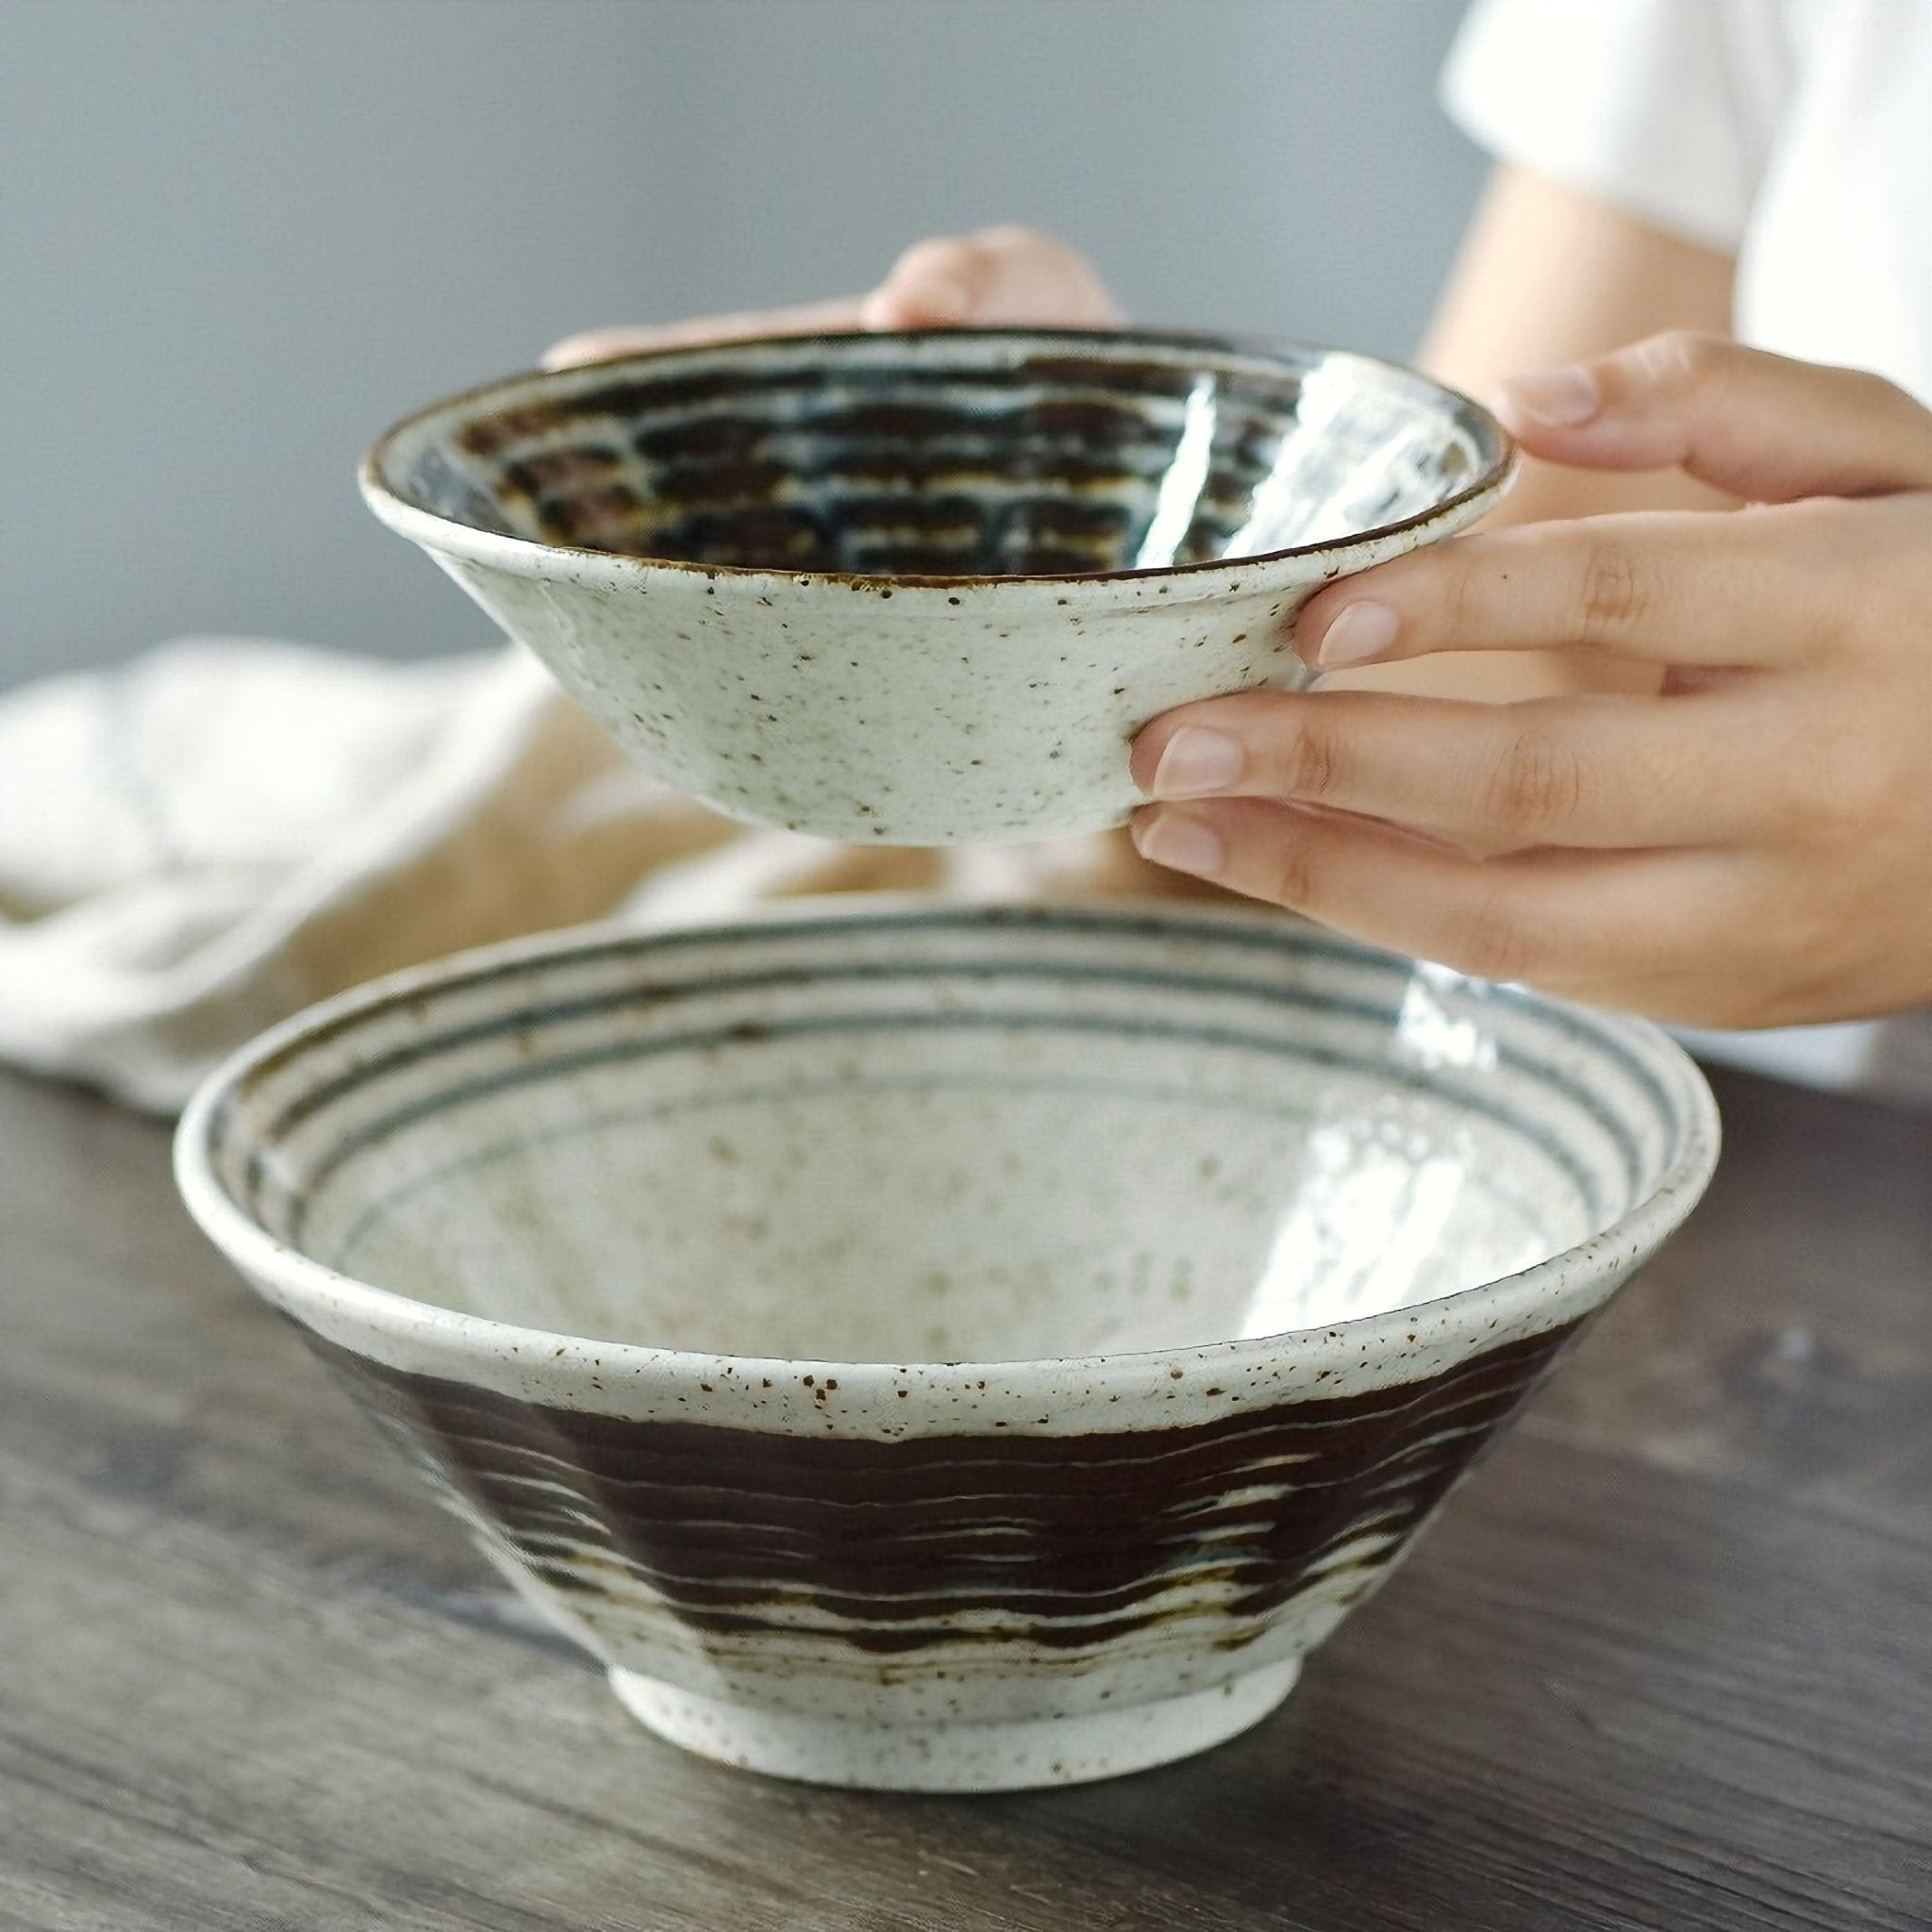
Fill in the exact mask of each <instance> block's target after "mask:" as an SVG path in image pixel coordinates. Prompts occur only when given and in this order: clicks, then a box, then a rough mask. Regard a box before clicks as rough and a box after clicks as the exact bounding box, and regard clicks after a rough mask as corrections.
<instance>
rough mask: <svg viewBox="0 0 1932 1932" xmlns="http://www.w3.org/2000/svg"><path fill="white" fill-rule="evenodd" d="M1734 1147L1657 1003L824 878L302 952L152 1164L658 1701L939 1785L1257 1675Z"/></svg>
mask: <svg viewBox="0 0 1932 1932" xmlns="http://www.w3.org/2000/svg"><path fill="white" fill-rule="evenodd" d="M1716 1151H1717V1131H1716V1120H1715V1113H1714V1109H1713V1108H1712V1105H1711V1101H1710V1097H1709V1094H1708V1091H1707V1089H1706V1088H1705V1086H1704V1083H1703V1082H1702V1080H1701V1078H1700V1077H1699V1076H1698V1074H1697V1073H1696V1071H1695V1069H1694V1068H1693V1067H1692V1066H1691V1063H1690V1061H1689V1060H1688V1059H1687V1058H1685V1057H1684V1056H1683V1055H1682V1054H1681V1053H1680V1052H1679V1051H1678V1050H1677V1049H1676V1048H1675V1047H1674V1046H1673V1045H1672V1044H1671V1043H1670V1042H1669V1041H1666V1040H1665V1039H1663V1038H1662V1036H1660V1035H1659V1034H1657V1032H1656V1031H1655V1030H1654V1029H1652V1028H1650V1027H1647V1026H1644V1025H1642V1024H1640V1023H1635V1022H1628V1021H1621V1020H1614V1019H1608V1018H1605V1017H1602V1016H1597V1015H1592V1014H1589V1013H1585V1012H1580V1011H1576V1010H1574V1009H1570V1008H1563V1007H1561V1006H1558V1005H1556V1004H1553V1003H1550V1002H1546V1001H1542V1000H1540V999H1538V998H1536V997H1534V996H1532V995H1529V994H1526V993H1524V992H1522V991H1516V990H1510V989H1496V988H1491V987H1487V986H1484V985H1482V984H1481V983H1478V982H1471V981H1467V980H1463V979H1461V978H1459V977H1457V975H1454V974H1447V973H1444V972H1441V971H1440V970H1437V969H1431V968H1425V967H1417V966H1415V965H1413V964H1412V963H1410V962H1407V961H1403V960H1399V959H1394V958H1389V957H1387V956H1384V955H1380V954H1376V953H1373V952H1369V951H1366V950H1364V949H1361V948H1358V947H1356V946H1353V945H1351V944H1348V943H1346V942H1343V941H1338V940H1335V939H1333V938H1332V937H1328V936H1324V935H1322V934H1319V933H1316V932H1314V931H1313V930H1312V929H1310V928H1307V927H1305V926H1302V925H1300V924H1297V923H1294V922H1291V921H1288V920H1285V919H1280V918H1271V917H1269V916H1266V915H1257V914H1245V913H1225V914H1204V913H1201V912H1198V911H1187V912H1183V911H1180V910H1177V909H1176V910H1167V911H1118V912H1100V911H1081V912H1074V911H1053V910H1044V909H1034V910H1017V909H1014V910H1001V909H999V908H974V909H943V908H915V907H902V908H896V909H879V908H851V907H848V908H843V909H841V910H838V911H826V910H823V909H818V910H813V909H801V910H800V911H799V912H797V913H795V914H792V915H791V916H788V917H786V918H783V919H777V920H759V921H757V922H747V923H746V924H742V925H737V926H730V927H723V928H716V929H710V930H706V931H701V932H693V933H690V934H679V935H673V936H658V937H653V938H637V937H629V938H626V937H624V936H622V935H618V934H614V933H608V932H604V933H595V932H593V933H586V934H581V935H576V936H563V937H552V938H547V939H544V940H541V941H533V942H524V943H522V944H519V945H515V946H510V947H505V948H497V949H492V950H491V951H490V952H488V953H484V954H478V955H472V956H469V957H468V958H465V959H463V960H459V961H456V962H450V963H447V964H444V965H441V966H437V967H431V968H426V969H423V970H421V971H418V972H416V973H413V974H404V975H401V976H399V977H397V978H395V979H393V980H391V981H388V982H384V983H382V984H380V985H378V986H376V987H374V988H370V989H366V990H364V991H360V992H358V993H356V994H354V995H351V996H349V997H347V998H345V999H342V1000H338V1001H335V1002H332V1003H331V1004H329V1005H328V1006H325V1007H324V1008H318V1009H316V1010H315V1011H314V1012H313V1013H311V1014H308V1015H305V1016H303V1017H301V1018H299V1019H297V1020H296V1021H294V1022H291V1023H290V1024H288V1025H286V1026H284V1027H282V1028H280V1029H278V1030H277V1031H276V1032H275V1033H273V1034H271V1035H269V1036H267V1037H265V1039H264V1040H263V1041H260V1042H258V1043H257V1044H256V1045H255V1046H253V1047H251V1048H249V1049H248V1050H247V1051H246V1052H244V1053H243V1054H242V1056H240V1057H239V1058H237V1059H236V1060H234V1061H232V1062H231V1063H230V1064H229V1065H228V1066H227V1067H226V1068H225V1069H224V1070H223V1071H222V1072H220V1073H219V1074H216V1075H215V1076H214V1077H213V1079H212V1080H211V1081H210V1082H209V1083H208V1086H207V1087H206V1088H205V1089H204V1090H203V1091H202V1092H201V1094H200V1095H199V1096H198V1097H197V1098H196V1100H195V1102H194V1104H193V1106H192V1108H190V1110H189V1112H188V1114H187V1116H186V1118H185V1119H184V1121H183V1124H182V1127H181V1132H180V1138H179V1141H178V1172H179V1175H180V1180H181V1185H182V1189H183V1191H184V1194H185V1197H186V1199H187V1201H188V1204H189V1206H190V1208H191V1209H192V1212H193V1213H194V1214H195V1216H196V1218H197V1219H198V1220H199V1221H200V1222H201V1224H203V1226H204V1227H205V1228H207V1230H208V1232H209V1234H210V1235H211V1236H212V1237H213V1239H214V1240H215V1241H218V1242H219V1243H220V1244H221V1246H222V1247H223V1248H224V1249H225V1251H226V1252H227V1253H228V1254H229V1256H230V1257H232V1258H233V1259H234V1260H235V1261H236V1262H237V1263H238V1265H239V1266H240V1267H241V1268H242V1272H243V1273H244V1274H246V1275H247V1276H248V1278H249V1279H250V1280H251V1281H252V1282H253V1283H254V1284H255V1285H256V1287H257V1288H258V1289H259V1290H260V1291H261V1292H262V1293H263V1294H265V1295H266V1296H268V1297H269V1298H270V1299H271V1300H272V1301H274V1302H275V1303H276V1304H277V1305H278V1306H280V1307H283V1308H285V1309H286V1310H287V1311H288V1312H289V1313H291V1315H293V1316H294V1317H295V1319H296V1320H297V1321H298V1322H299V1323H300V1324H303V1326H304V1327H305V1329H306V1330H307V1331H308V1333H309V1335H310V1337H311V1339H312V1340H313V1341H314V1342H315V1344H316V1346H317V1347H318V1349H319V1350H320V1351H321V1352H322V1353H323V1354H324V1356H325V1357H326V1358H328V1359H329V1360H330V1361H331V1362H332V1363H333V1364H334V1365H335V1366H336V1367H337V1368H338V1369H339V1370H340V1371H341V1373H342V1374H343V1375H344V1378H345V1380H346V1381H347V1382H348V1383H349V1384H350V1386H351V1388H352V1389H353V1390H354V1391H356V1392H358V1395H359V1397H360V1398H361V1400H362V1401H363V1402H364V1404H365V1406H367V1407H369V1408H370V1410H371V1412H372V1413H373V1414H374V1415H375V1416H376V1418H377V1420H378V1422H379V1424H380V1425H381V1426H382V1427H383V1428H384V1429H385V1430H386V1431H387V1432H388V1433H390V1434H391V1435H392V1436H393V1437H394V1438H395V1439H396V1440H397V1441H398V1442H399V1443H400V1444H401V1445H402V1446H403V1447H404V1448H405V1450H406V1451H407V1452H408V1454H409V1455H410V1456H411V1457H412V1459H414V1460H415V1461H416V1462H417V1463H418V1465H419V1466H420V1467H422V1468H423V1469H424V1471H425V1474H428V1476H429V1477H430V1479H431V1481H432V1483H433V1484H434V1485H435V1486H436V1488H437V1489H438V1491H439V1492H440V1493H441V1496H442V1498H443V1500H444V1502H445V1503H446V1504H447V1505H448V1506H449V1507H451V1508H452V1509H453V1510H455V1511H456V1513H457V1514H458V1516H459V1517H460V1518H461V1519H462V1520H463V1522H464V1523H465V1524H467V1525H468V1526H469V1528H470V1529H471V1531H472V1532H473V1534H474V1535H475V1537H476V1539H477V1541H478V1542H479V1543H480V1544H481V1546H482V1547H483V1549H484V1550H485V1552H486V1553H487V1554H488V1555H489V1556H490V1557H491V1560H492V1561H493V1562H494V1563H496V1565H497V1566H498V1567H499V1568H500V1569H501V1570H502V1571H503V1573H504V1574H505V1575H507V1576H508V1578H509V1579H510V1580H511V1581H512V1582H513V1583H514V1584H515V1585H516V1586H517V1588H518V1589H520V1590H521V1591H525V1593H526V1594H527V1595H528V1596H529V1598H530V1600H531V1601H532V1602H533V1603H535V1604H536V1605H537V1606H538V1607H540V1608H541V1609H542V1610H543V1611H544V1613H545V1614H546V1615H547V1616H549V1617H550V1618H551V1619H552V1621H553V1622H555V1623H557V1624H558V1625H559V1626H560V1627H562V1628H564V1629H565V1630H567V1631H569V1632H570V1633H571V1634H572V1635H573V1636H574V1637H575V1638H576V1639H577V1640H578V1641H581V1642H582V1643H584V1644H585V1645H586V1646H587V1647H588V1648H589V1649H590V1650H591V1651H592V1652H593V1653H594V1654H595V1655H596V1656H597V1657H600V1658H601V1659H602V1660H603V1661H604V1662H605V1663H606V1664H607V1665H608V1667H609V1668H610V1670H611V1672H612V1674H613V1682H614V1684H615V1685H616V1687H617V1689H618V1691H619V1693H620V1695H622V1696H623V1698H624V1699H625V1703H626V1705H627V1706H628V1707H630V1708H631V1709H633V1710H634V1711H636V1712H637V1713H638V1714H639V1715H641V1717H643V1718H644V1720H645V1721H646V1722H647V1723H650V1724H653V1725H654V1726H656V1727H657V1728H658V1729H660V1730H662V1731H663V1732H664V1733H665V1734H666V1735H667V1736H670V1737H673V1738H675V1739H676V1740H678V1741H680V1742H683V1743H686V1744H688V1745H690V1746H691V1747H692V1748H694V1749H697V1750H701V1751H705V1752H708V1753H709V1754H710V1755H713V1756H717V1757H722V1758H724V1759H726V1760H727V1761H730V1762H733V1763H739V1764H745V1765H750V1766H754V1767H757V1768H760V1769H763V1770H767V1771H772V1772H776V1773H780V1774H786V1775H792V1776H801V1777H816V1778H822V1779H824V1780H826V1781H829V1782H835V1783H858V1784H876V1785H882V1786H903V1787H916V1788H924V1789H934V1790H939V1789H948V1790H960V1789H995V1788H1003V1787H1010V1786H1016V1785H1026V1784H1036V1783H1051V1782H1058V1781H1064V1780H1068V1779H1073V1778H1081V1777H1091V1776H1101V1775H1105V1774H1109V1773H1112V1772H1117V1771H1124V1770H1129V1769H1134V1768H1138V1767H1140V1766H1142V1765H1145V1764H1149V1763H1155V1762H1158V1761H1161V1760H1163V1759H1165V1758H1168V1757H1174V1756H1178V1755H1180V1754H1182V1753H1184V1752H1186V1751H1190V1750H1194V1749H1199V1748H1201V1747H1203V1746H1204V1745H1206V1744H1208V1743H1211V1742H1213V1741H1215V1740H1217V1739H1219V1738H1221V1737H1224V1736H1226V1735H1229V1734H1230V1733H1231V1732H1233V1731H1234V1730H1237V1729H1240V1728H1242V1727H1244V1726H1245V1725H1246V1724H1250V1723H1253V1722H1254V1721H1256V1720H1257V1718H1258V1717H1260V1716H1261V1715H1263V1714H1264V1713H1265V1711H1266V1710H1267V1709H1268V1708H1270V1707H1272V1706H1273V1704H1274V1702H1276V1701H1277V1700H1278V1699H1279V1698H1280V1697H1281V1696H1282V1695H1284V1694H1285V1693H1286V1691H1287V1690H1288V1688H1289V1686H1290V1684H1291V1682H1292V1680H1293V1677H1294V1674H1295V1673H1296V1671H1297V1670H1298V1668H1299V1665H1300V1661H1301V1659H1302V1658H1303V1657H1304V1656H1305V1655H1306V1654H1307V1652H1308V1651H1309V1650H1311V1649H1312V1648H1314V1647H1315V1646H1316V1645H1317V1644H1318V1643H1320V1641H1322V1640H1323V1638H1324V1637H1325V1636H1326V1635H1327V1634H1328V1632H1329V1631H1330V1630H1331V1629H1332V1628H1333V1627H1334V1626H1335V1624H1337V1623H1338V1622H1339V1621H1340V1620H1341V1617H1342V1616H1343V1615H1344V1614H1345V1613H1346V1611H1347V1609H1348V1608H1349V1607H1351V1606H1352V1605H1353V1604H1355V1603H1357V1602H1358V1601H1360V1600H1361V1599H1362V1598H1363V1597H1364V1596H1365V1595H1366V1594H1367V1593H1368V1592H1369V1591H1371V1590H1373V1589H1374V1587H1375V1586H1376V1585H1377V1584H1378V1583H1379V1582H1380V1581H1381V1580H1382V1578H1383V1577H1384V1576H1385V1575H1386V1574H1388V1572H1389V1570H1390V1569H1391V1566H1392V1564H1393V1563H1394V1561H1395V1560H1396V1558H1397V1557H1398V1556H1399V1555H1400V1553H1401V1551H1402V1550H1403V1549H1404V1548H1405V1547H1406V1546H1407V1541H1408V1540H1409V1538H1410V1536H1411V1535H1412V1533H1413V1531H1414V1530H1415V1529H1416V1528H1417V1527H1418V1526H1419V1525H1420V1524H1421V1523H1422V1522H1424V1520H1426V1517H1427V1516H1428V1514H1429V1513H1430V1511H1431V1510H1432V1509H1433V1508H1434V1507H1435V1506H1436V1504H1437V1503H1438V1502H1440V1500H1441V1496H1442V1495H1443V1494H1444V1493H1446V1491H1447V1490H1448V1488H1449V1487H1450V1486H1451V1485H1453V1483H1454V1481H1455V1480H1456V1479H1457V1475H1458V1474H1459V1473H1460V1471H1461V1470H1462V1469H1463V1468H1464V1467H1465V1466H1466V1464H1467V1463H1468V1461H1469V1460H1470V1459H1471V1458H1472V1457H1474V1454H1475V1453H1476V1451H1477V1450H1479V1448H1480V1447H1481V1446H1482V1444H1483V1443H1484V1442H1485V1441H1487V1440H1489V1439H1490V1438H1491V1436H1492V1435H1493V1433H1494V1431H1495V1430H1496V1429H1497V1428H1499V1427H1501V1426H1502V1425H1503V1424H1505V1423H1506V1422H1507V1417H1508V1415H1509V1414H1510V1413H1511V1412H1512V1411H1513V1408H1514V1407H1515V1405H1516V1403H1517V1402H1518V1401H1519V1400H1520V1399H1521V1397H1522V1395H1523V1394H1524V1392H1525V1391H1527V1389H1528V1388H1529V1387H1531V1386H1533V1384H1534V1382H1535V1380H1536V1378H1537V1377H1538V1375H1540V1374H1541V1373H1542V1372H1543V1371H1544V1370H1545V1369H1546V1368H1547V1366H1548V1364H1549V1362H1550V1361H1551V1360H1552V1359H1554V1357H1555V1355H1556V1353H1557V1350H1558V1349H1559V1347H1560V1346H1561V1345H1562V1343H1563V1342H1564V1341H1566V1340H1567V1339H1568V1337H1569V1336H1570V1335H1572V1334H1573V1333H1574V1330H1575V1327H1576V1325H1577V1324H1580V1323H1581V1322H1582V1321H1583V1320H1585V1319H1586V1318H1587V1317H1588V1316H1589V1315H1590V1314H1591V1312H1592V1311H1593V1310H1594V1309H1595V1308H1597V1307H1600V1306H1601V1304H1602V1303H1603V1302H1604V1301H1605V1300H1606V1299H1607V1296H1608V1295H1609V1294H1610V1293H1611V1292H1612V1291H1614V1289H1615V1288H1616V1287H1617V1286H1618V1285H1619V1284H1620V1283H1621V1282H1622V1281H1623V1280H1624V1278H1626V1277H1627V1275H1628V1274H1630V1273H1631V1272H1632V1271H1633V1270H1634V1269H1635V1268H1636V1267H1637V1266H1639V1265H1640V1264H1641V1262H1642V1260H1643V1259H1644V1258H1646V1257H1647V1256H1648V1255H1649V1254H1650V1253H1651V1252H1652V1251H1653V1250H1654V1249H1655V1248H1656V1246H1657V1244H1658V1243H1659V1242H1660V1241H1662V1240H1663V1239H1664V1238H1665V1237H1666V1236H1667V1235H1668V1234H1669V1232H1670V1231H1671V1230H1672V1229H1673V1228H1674V1226H1675V1225H1676V1224H1678V1222H1680V1221H1681V1219H1682V1218H1683V1216H1684V1215H1685V1214H1686V1213H1687V1212H1688V1211H1689V1210H1690V1208H1691V1206H1692V1205H1693V1204H1694V1202H1695V1200H1696V1198H1697V1196H1698V1194H1699V1193H1700V1192H1701V1191H1702V1189H1703V1187H1704V1185H1705V1183H1706V1181H1707V1178H1708V1175H1709V1174H1710V1171H1711V1168H1712V1165H1713V1163H1714V1161H1715V1158H1716Z"/></svg>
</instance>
